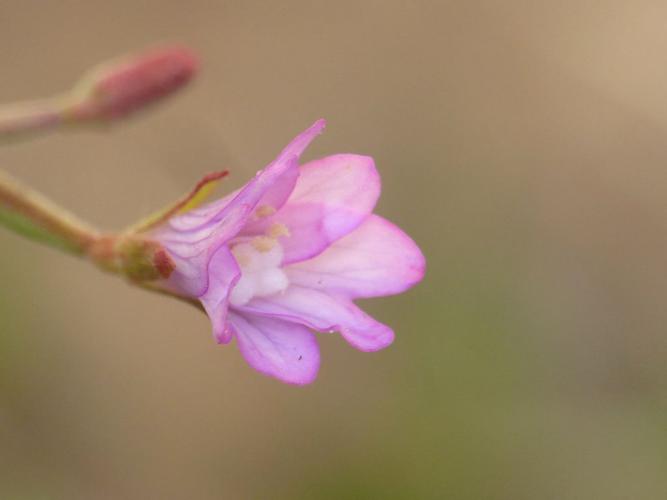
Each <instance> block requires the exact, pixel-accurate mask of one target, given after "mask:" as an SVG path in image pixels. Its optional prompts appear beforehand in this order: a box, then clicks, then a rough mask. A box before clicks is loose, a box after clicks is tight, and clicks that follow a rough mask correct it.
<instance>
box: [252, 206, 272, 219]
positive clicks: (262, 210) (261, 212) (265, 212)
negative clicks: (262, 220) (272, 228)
mask: <svg viewBox="0 0 667 500" xmlns="http://www.w3.org/2000/svg"><path fill="white" fill-rule="evenodd" d="M275 213H276V209H275V208H273V207H272V206H271V205H261V206H259V207H257V210H255V215H256V216H257V217H268V216H269V215H273V214H275Z"/></svg>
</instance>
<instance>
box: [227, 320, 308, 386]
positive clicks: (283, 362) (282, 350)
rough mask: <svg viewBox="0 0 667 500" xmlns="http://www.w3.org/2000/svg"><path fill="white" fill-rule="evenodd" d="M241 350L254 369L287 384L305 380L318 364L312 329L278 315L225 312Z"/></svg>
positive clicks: (306, 382)
mask: <svg viewBox="0 0 667 500" xmlns="http://www.w3.org/2000/svg"><path fill="white" fill-rule="evenodd" d="M229 321H230V323H231V326H232V328H233V329H234V333H235V335H236V339H237V342H238V345H239V349H240V351H241V354H242V355H243V357H244V358H245V360H246V361H247V362H248V364H250V366H252V367H253V368H254V369H255V370H257V371H259V372H261V373H264V374H265V375H269V376H270V377H275V378H277V379H279V380H282V381H283V382H287V383H290V384H297V385H304V384H309V383H311V382H312V381H313V380H315V377H317V372H318V370H319V367H320V351H319V348H318V346H317V340H316V339H315V335H314V334H313V332H311V331H310V330H308V329H307V328H306V327H304V326H302V325H298V324H295V323H289V322H287V321H282V320H280V319H274V318H264V317H259V316H252V315H242V314H238V313H235V312H231V313H230V314H229Z"/></svg>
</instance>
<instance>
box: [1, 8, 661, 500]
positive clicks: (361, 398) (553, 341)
mask: <svg viewBox="0 0 667 500" xmlns="http://www.w3.org/2000/svg"><path fill="white" fill-rule="evenodd" d="M665 15H667V6H665V5H664V3H662V2H657V1H649V0H641V1H638V2H632V3H628V2H621V1H611V2H605V3H604V4H600V3H599V2H592V1H583V2H581V1H578V2H533V3H526V2H518V1H510V2H504V3H502V4H500V3H495V2H480V1H474V2H429V1H418V2H402V1H385V2H380V1H370V0H369V1H363V2H348V1H344V2H336V3H331V2H279V3H270V2H241V1H230V2H203V1H193V2H189V3H188V4H187V5H185V4H182V3H177V2H145V3H141V4H137V3H136V2H128V1H119V2H113V3H109V2H88V3H81V2H76V1H63V2H57V3H45V2H35V1H27V2H26V1H22V2H18V1H7V2H4V3H3V5H2V6H1V7H0V27H2V29H1V30H0V40H1V41H2V42H3V43H2V44H0V46H2V49H0V60H1V61H4V62H5V68H6V69H7V68H8V69H7V70H6V71H5V72H4V76H3V85H2V86H1V87H0V100H1V101H5V102H8V101H12V100H17V99H28V98H33V97H39V96H43V95H48V94H50V93H52V92H53V91H59V90H63V89H65V88H67V87H68V86H69V85H70V84H71V83H72V82H73V81H74V80H75V79H76V77H77V76H78V75H79V74H80V73H81V72H83V71H84V70H85V69H86V68H88V67H89V66H91V65H93V64H95V63H97V62H98V61H99V60H104V59H107V58H109V57H110V56H115V55H117V54H119V53H123V52H125V51H129V50H134V49H136V48H138V47H143V46H145V45H147V44H150V43H153V42H155V41H156V40H157V41H159V40H176V41H181V42H183V43H185V44H187V45H189V46H191V47H193V48H194V49H195V50H197V51H198V52H199V53H200V54H201V58H202V61H203V70H202V73H201V75H200V77H199V78H198V80H197V82H196V83H195V84H194V85H193V87H192V88H191V89H188V90H187V91H186V92H185V93H183V94H182V95H180V96H177V97H174V98H173V100H171V101H170V102H168V103H166V104H165V105H164V106H163V107H162V108H161V109H157V110H153V111H152V112H151V113H148V114H146V115H144V116H140V117H137V119H135V120H132V121H130V122H129V123H127V124H123V125H120V126H117V127H114V128H111V129H109V130H105V131H96V132H89V131H78V132H76V133H66V134H62V135H56V136H53V137H49V138H43V139H40V140H37V141H34V142H31V143H20V144H16V145H11V146H7V147H5V148H3V149H2V150H0V157H1V158H2V160H1V162H0V164H1V165H2V167H3V168H6V169H7V170H9V171H11V173H12V174H13V175H16V176H17V177H20V178H21V179H23V180H24V181H25V182H27V183H29V184H30V185H33V186H34V187H36V188H38V189H40V190H42V191H44V192H46V193H47V194H48V195H49V196H51V197H53V198H54V199H55V200H57V201H59V202H61V203H63V204H64V205H66V206H67V207H68V208H71V209H72V211H73V212H75V213H77V214H80V215H81V216H83V217H85V218H86V219H89V220H91V221H92V222H95V223H98V224H100V225H101V226H102V227H106V228H119V227H123V226H125V225H126V224H128V223H130V222H132V221H134V220H136V219H137V218H139V217H141V216H143V215H145V214H146V213H149V212H151V211H152V210H153V209H155V208H156V207H160V206H163V205H164V204H165V203H166V202H168V201H170V200H172V199H174V198H175V197H176V196H179V195H180V194H181V193H182V192H185V191H186V190H187V189H188V188H189V187H191V186H192V185H193V184H194V182H196V180H198V179H199V178H200V177H201V176H202V175H203V174H204V173H207V172H210V171H213V170H218V169H220V168H228V169H230V170H231V171H232V176H231V180H230V181H229V186H226V188H227V189H230V190H231V189H233V188H235V187H237V186H238V185H240V184H241V183H242V182H243V181H244V180H245V179H247V178H249V177H250V176H252V175H253V174H254V172H255V171H256V170H257V169H258V168H260V167H261V166H263V165H265V164H266V163H267V162H269V161H270V160H271V159H272V158H273V157H274V155H275V154H276V153H277V152H278V151H280V149H281V148H282V147H283V146H284V145H285V144H286V143H287V142H288V141H289V140H290V139H291V138H292V137H293V136H294V135H295V134H296V133H297V132H298V131H300V130H302V129H303V128H305V127H306V126H307V125H309V124H310V123H312V121H314V120H315V119H316V118H319V117H320V116H324V117H326V118H327V120H328V124H329V125H328V128H327V131H326V133H325V134H324V135H323V136H322V137H321V138H319V139H318V140H317V142H316V143H314V145H313V147H312V149H311V150H309V152H308V153H307V154H308V158H307V159H309V158H314V157H318V156H323V155H327V154H332V153H339V152H358V153H363V154H369V155H371V156H373V157H374V158H375V159H376V162H377V165H378V168H379V170H380V173H381V175H382V179H383V194H382V199H381V201H380V204H379V206H378V210H377V211H378V213H380V214H381V215H383V216H386V217H388V218H390V219H392V220H393V221H395V222H396V223H398V224H399V225H400V226H401V227H402V228H404V229H405V230H406V231H407V232H408V233H409V234H410V235H411V236H412V237H413V238H414V239H415V240H416V241H417V242H418V243H419V244H420V246H421V247H422V249H423V250H424V253H425V255H426V257H427V261H428V271H427V275H426V278H425V280H424V282H423V283H422V284H420V285H419V286H418V287H416V288H415V289H413V290H411V291H409V292H408V293H406V294H404V295H401V296H398V297H391V298H386V299H377V300H372V301H367V302H366V303H364V307H365V308H367V310H368V311H369V312H371V313H372V314H373V315H375V316H376V317H377V318H379V319H380V320H381V321H383V322H386V323H387V324H390V325H391V326H392V327H394V328H395V330H396V333H397V336H396V342H395V343H394V345H393V346H391V347H390V348H389V349H387V350H385V351H382V352H379V353H374V354H368V353H360V352H356V351H354V350H353V349H352V348H351V347H349V346H347V345H346V344H345V342H344V341H343V340H342V339H340V338H338V337H336V336H327V335H322V336H321V348H322V369H321V373H320V377H319V379H318V381H317V382H316V383H315V384H313V385H312V386H309V387H307V388H295V387H288V386H284V385H281V384H279V383H277V382H275V381H273V380H270V379H267V378H264V377H262V376H260V375H258V374H256V373H254V372H253V371H252V370H250V369H249V368H248V367H247V366H246V365H245V364H244V362H243V361H242V359H241V358H240V356H239V354H238V352H237V351H236V348H235V347H234V346H218V345H216V344H215V343H214V342H213V340H211V338H210V333H209V328H210V327H209V325H208V322H207V320H206V318H204V317H203V316H202V315H200V314H199V313H198V312H197V311H195V310H194V309H190V308H188V307H187V306H186V305H183V304H180V303H176V302H172V301H170V300H167V299H165V298H163V297H158V296H151V295H149V294H147V293H145V292H143V291H140V290H135V289H132V288H130V287H127V286H126V285H125V284H123V283H121V282H120V281H118V280H116V279H114V278H113V277H110V276H106V275H103V274H101V273H99V272H98V271H96V270H95V269H93V268H92V266H89V265H87V264H86V263H83V262H79V261H77V260H76V259H74V258H71V257H67V256H64V255H59V254H58V253H57V252H55V251H53V250H51V249H49V248H46V247H40V246H38V245H36V244H34V243H31V242H28V241H23V240H20V239H19V238H18V237H16V236H14V235H11V234H9V233H7V232H4V231H3V232H2V233H0V283H1V284H2V286H0V440H1V441H0V442H1V443H2V445H1V446H0V498H3V499H4V498H10V499H14V498H17V499H42V498H43V499H72V498H86V499H88V498H94V499H98V498H99V499H117V498H132V499H134V498H137V499H140V498H141V499H144V498H174V499H180V498H197V499H209V498H210V499H219V498H225V499H227V498H230V499H245V498H262V499H264V498H270V499H301V498H302V499H334V498H335V499H340V498H355V499H376V498H382V499H385V498H386V499H415V498H416V499H441V498H451V499H494V500H495V499H498V500H501V499H502V500H504V499H512V500H520V499H526V500H533V499H552V498H553V499H559V500H560V499H586V500H589V499H593V498H595V499H597V498H604V499H605V500H608V499H619V500H620V499H628V498H632V499H642V500H644V499H646V500H648V499H651V500H652V499H656V500H658V499H662V498H664V497H665V492H666V491H667V475H665V470H667V397H666V394H667V383H666V380H667V368H666V366H667V364H666V363H665V360H666V359H667V337H666V335H665V333H666V332H665V325H667V308H665V305H664V302H665V300H664V299H665V296H667V278H666V277H665V255H667V236H666V235H667V231H666V230H667V222H666V221H667V218H666V217H665V216H666V215H667V201H666V200H667V170H666V169H665V164H667V147H666V146H665V141H664V137H665V134H666V133H667V91H666V90H665V89H667V85H666V83H667V66H664V65H662V64H661V60H662V59H661V58H662V54H664V52H665V50H666V49H667V33H665V32H664V29H663V28H664V27H663V24H664V23H663V22H662V20H663V19H664V17H665Z"/></svg>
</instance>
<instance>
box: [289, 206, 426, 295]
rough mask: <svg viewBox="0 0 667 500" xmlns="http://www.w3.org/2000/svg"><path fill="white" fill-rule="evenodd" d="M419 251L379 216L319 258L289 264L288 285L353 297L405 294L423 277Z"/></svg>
mask: <svg viewBox="0 0 667 500" xmlns="http://www.w3.org/2000/svg"><path fill="white" fill-rule="evenodd" d="M425 266H426V263H425V259H424V256H423V255H422V253H421V251H420V250H419V247H417V245H416V244H415V242H414V241H412V239H411V238H410V237H409V236H408V235H407V234H405V233H404V232H403V231H401V230H400V229H399V228H398V227H397V226H395V225H394V224H392V223H391V222H389V221H388V220H386V219H383V218H382V217H379V216H377V215H371V216H370V217H368V218H367V219H366V220H365V221H364V222H363V223H362V224H361V226H359V227H358V228H357V229H355V230H354V231H352V232H351V233H349V234H348V235H347V236H345V237H343V238H341V239H340V240H338V241H336V242H335V243H333V244H332V245H331V246H330V247H329V248H327V249H326V250H325V251H324V252H323V253H321V254H320V255H318V256H317V257H315V258H313V259H310V260H306V261H303V262H299V263H297V264H293V265H290V266H288V267H286V268H285V272H286V274H287V276H288V278H289V280H290V283H293V284H295V285H300V286H303V287H307V288H313V289H320V290H326V291H328V292H332V293H336V294H342V295H344V296H346V297H349V298H352V299H355V298H361V297H379V296H385V295H392V294H396V293H400V292H403V291H405V290H407V289H408V288H410V287H411V286H413V285H415V284H416V283H418V282H419V281H421V279H422V278H423V276H424V269H425Z"/></svg>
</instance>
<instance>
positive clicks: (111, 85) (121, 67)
mask: <svg viewBox="0 0 667 500" xmlns="http://www.w3.org/2000/svg"><path fill="white" fill-rule="evenodd" d="M197 66H198V61H197V58H196V56H195V55H194V54H193V53H192V52H191V51H190V50H188V49H185V48H181V47H166V48H161V49H154V50H151V51H148V52H143V53H139V54H135V55H131V56H127V57H125V58H122V59H119V60H116V61H112V62H109V63H106V64H103V65H101V66H99V67H98V68H96V69H94V70H93V71H92V72H91V73H90V74H89V75H88V76H87V77H85V78H84V79H83V80H82V81H81V83H80V84H79V85H77V87H76V88H75V91H74V100H73V105H72V107H71V108H70V109H69V110H68V113H67V116H68V118H69V119H71V120H73V121H88V120H96V121H113V120H116V119H119V118H123V117H125V116H127V115H129V114H131V113H134V112H135V111H138V110H140V109H142V108H144V107H146V106H148V105H150V104H153V103H154V102H156V101H158V100H160V99H162V98H164V97H166V96H168V95H170V94H172V93H174V92H176V91H177V90H178V89H180V88H182V87H183V86H185V85H186V84H187V83H188V82H189V81H190V80H191V79H192V77H193V76H194V75H195V73H196V71H197Z"/></svg>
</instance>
